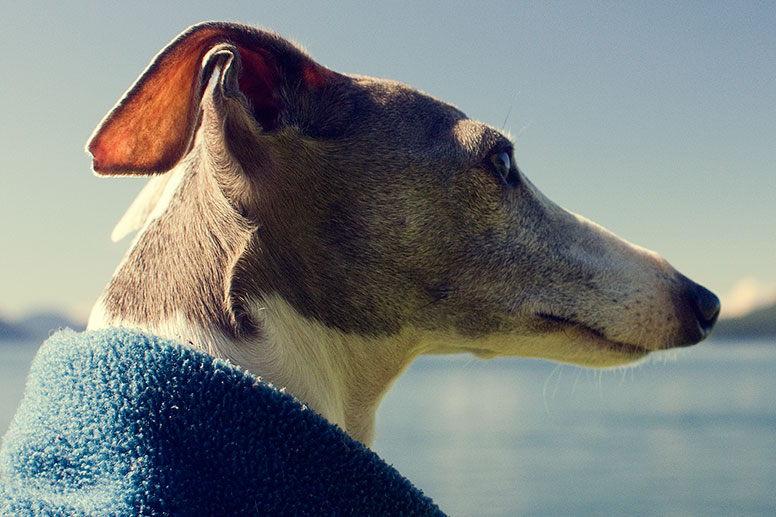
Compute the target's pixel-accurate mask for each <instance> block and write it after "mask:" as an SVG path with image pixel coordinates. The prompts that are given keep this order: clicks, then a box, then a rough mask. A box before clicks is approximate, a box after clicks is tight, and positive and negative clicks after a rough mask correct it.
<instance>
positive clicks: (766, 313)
mask: <svg viewBox="0 0 776 517" xmlns="http://www.w3.org/2000/svg"><path fill="white" fill-rule="evenodd" d="M712 335H713V336H720V337H721V336H725V337H727V336H730V337H734V336H735V337H768V336H776V304H773V305H771V306H768V307H763V308H761V309H755V310H754V311H752V312H750V313H749V314H746V315H744V316H741V317H738V318H726V319H721V320H719V322H718V323H717V325H716V327H715V328H714V331H713V332H712Z"/></svg>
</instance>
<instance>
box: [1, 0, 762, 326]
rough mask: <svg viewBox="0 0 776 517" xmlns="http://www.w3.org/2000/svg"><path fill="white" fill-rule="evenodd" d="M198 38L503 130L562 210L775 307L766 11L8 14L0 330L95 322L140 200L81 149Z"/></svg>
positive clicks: (42, 10) (404, 7)
mask: <svg viewBox="0 0 776 517" xmlns="http://www.w3.org/2000/svg"><path fill="white" fill-rule="evenodd" d="M211 19H223V20H233V21H240V22H244V23H251V24H257V25H261V26H264V27H268V28H272V29H274V30H276V31H278V32H280V33H281V34H283V35H284V36H287V37H290V38H292V39H294V40H296V41H297V42H299V43H301V44H303V45H304V46H305V47H306V48H307V49H308V51H309V52H310V53H311V54H312V56H313V57H314V58H316V59H317V60H318V61H319V62H321V63H323V64H325V65H327V66H329V67H330V68H333V69H335V70H337V71H340V72H348V73H361V74H367V75H375V76H380V77H388V78H391V79H397V80H400V81H403V82H406V83H409V84H412V85H413V86H415V87H417V88H419V89H422V90H424V91H426V92H428V93H430V94H432V95H434V96H436V97H439V98H442V99H445V100H447V101H449V102H452V103H453V104H456V105H457V106H458V107H460V108H461V109H462V110H463V111H465V112H466V113H467V114H468V115H469V116H470V117H472V118H476V119H479V120H482V121H484V122H487V123H489V124H491V125H494V126H496V127H501V126H502V125H503V124H504V121H505V118H507V115H509V116H508V119H507V120H506V125H505V127H506V129H507V130H509V131H510V132H511V134H512V136H513V137H514V138H515V140H516V147H517V159H518V163H519V165H520V167H521V169H522V170H523V171H524V172H525V173H526V174H527V175H528V176H529V177H530V178H531V180H532V182H533V183H534V184H536V185H537V186H538V187H539V188H541V189H542V190H543V191H544V192H545V193H546V194H547V195H549V196H550V197H551V198H552V199H554V200H555V201H557V202H559V203H560V204H562V205H563V206H566V207H567V208H569V209H571V210H573V211H575V212H579V213H581V214H583V215H585V216H587V217H589V218H591V219H593V220H595V221H596V222H598V223H600V224H602V225H604V226H606V227H608V228H609V229H611V230H613V231H614V232H616V233H618V234H619V235H621V236H623V237H625V238H626V239H628V240H630V241H633V242H636V243H638V244H641V245H643V246H646V247H648V248H651V249H654V250H656V251H658V252H660V253H661V254H662V255H663V256H665V257H666V258H667V259H668V260H669V261H671V262H672V263H673V264H674V265H675V266H676V267H677V268H679V269H680V270H681V271H683V272H684V273H685V274H687V275H688V276H690V277H691V278H693V279H695V280H697V281H699V282H701V283H703V284H705V285H706V286H708V287H710V288H711V289H713V290H715V291H717V292H718V293H720V294H722V295H723V304H724V303H728V302H729V303H731V304H732V303H733V302H734V301H735V303H743V302H740V300H739V301H736V300H737V299H738V298H741V299H742V300H744V301H746V300H748V299H755V298H762V297H763V296H766V297H767V296H770V295H771V294H772V291H773V292H776V290H774V289H776V288H775V287H774V286H776V208H774V207H776V179H775V178H774V172H776V171H775V170H774V169H776V31H774V29H773V28H774V27H776V3H774V2H768V1H764V2H733V1H731V2H712V1H704V2H681V3H675V2H581V1H580V2H487V1H482V2H423V1H415V2H391V1H382V2H379V3H378V2H375V3H368V2H339V3H329V2H327V3H324V2H319V3H317V2H316V3H305V2H289V3H286V2H258V1H250V2H248V1H245V2H222V3H214V2H201V1H191V2H185V3H181V4H175V3H165V2H120V3H119V2H115V3H114V2H51V3H44V2H25V3H21V2H19V3H12V4H9V5H6V6H4V8H3V22H2V30H0V49H2V52H1V53H0V64H1V65H2V74H3V79H2V81H0V91H1V93H2V94H1V95H0V113H1V114H2V115H0V151H1V152H0V222H1V226H0V228H1V230H0V231H1V232H2V233H1V234H0V235H1V236H2V242H3V246H2V250H3V252H2V253H0V275H1V276H0V315H6V316H16V315H19V314H21V313H23V312H24V311H27V310H30V309H33V308H47V309H57V310H63V311H66V312H68V313H70V314H71V315H74V316H76V317H85V315H86V314H87V313H88V310H89V308H90V306H91V304H92V303H93V301H94V300H95V299H96V297H97V296H98V295H99V294H100V292H101V290H102V288H103V286H104V285H105V284H106V282H107V281H108V280H109V278H110V276H111V274H112V272H113V270H114V268H115V267H116V265H117V264H118V262H119V260H120V259H121V256H122V255H123V253H124V251H125V249H126V247H127V245H128V241H126V240H125V241H121V242H119V243H115V244H114V243H112V242H111V241H110V238H109V235H110V231H111V229H112V228H113V226H114V225H115V223H116V222H117V221H118V219H119V218H120V217H121V215H122V214H123V212H124V210H125V209H126V207H127V206H128V205H129V203H130V202H131V200H132V199H133V197H134V195H135V194H136V193H137V192H138V190H139V189H140V188H141V187H142V184H143V181H142V180H137V179H99V178H96V177H94V176H93V175H92V174H91V172H90V161H89V157H88V156H87V155H86V154H85V153H84V151H83V146H84V143H85V141H86V139H87V138H88V137H89V135H90V134H91V132H92V130H93V129H94V126H95V125H96V124H97V123H98V122H99V121H100V120H101V119H102V117H103V116H104V115H105V113H106V112H107V111H108V110H109V109H110V108H111V107H112V106H113V104H114V102H115V101H116V100H117V99H118V98H119V97H120V95H121V94H122V93H123V92H124V91H125V90H126V89H127V88H128V87H129V86H130V84H131V83H132V82H133V81H134V80H135V78H136V77H137V75H138V74H139V73H140V72H141V71H142V70H143V69H144V68H145V66H146V65H147V64H148V62H149V60H150V59H151V58H152V57H153V56H154V55H155V54H156V52H157V51H158V50H160V49H161V47H163V46H164V45H165V44H166V43H167V42H168V41H169V40H170V39H172V38H173V37H174V36H175V35H177V34H178V33H179V32H180V31H181V30H183V29H184V28H186V27H187V26H188V25H190V24H192V23H196V22H198V21H203V20H211ZM743 280H745V282H744V283H743V284H742V283H741V282H742V281H743ZM744 287H745V288H744ZM742 293H743V294H742Z"/></svg>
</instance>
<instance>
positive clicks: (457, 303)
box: [88, 23, 719, 366]
mask: <svg viewBox="0 0 776 517" xmlns="http://www.w3.org/2000/svg"><path fill="white" fill-rule="evenodd" d="M88 150H89V151H90V152H91V153H92V155H93V156H94V170H95V171H96V172H97V173H98V174H103V175H126V174H143V175H163V176H159V179H155V180H153V181H152V183H151V187H149V190H148V191H147V192H146V193H145V194H144V195H143V196H141V197H140V198H139V201H138V202H137V203H136V205H137V206H135V207H134V208H133V210H131V212H130V214H131V216H130V223H129V224H125V225H124V226H126V227H127V229H132V228H134V227H137V226H142V227H143V230H142V231H141V234H140V236H139V238H138V240H137V241H136V244H135V245H134V246H133V248H132V250H130V255H129V258H128V262H127V263H125V266H124V267H123V268H120V270H119V272H118V273H117V276H116V278H114V281H113V284H112V285H113V291H111V288H110V287H109V290H108V296H107V298H106V300H107V302H106V303H105V307H104V311H105V312H106V314H107V315H108V319H109V320H111V318H112V320H113V321H116V320H117V319H118V320H122V321H127V320H132V321H135V322H136V323H138V324H141V325H142V324H146V325H147V326H151V327H153V324H154V322H155V321H156V322H157V323H158V321H157V320H161V319H163V318H165V317H166V318H171V317H173V316H176V315H177V317H181V315H183V316H185V319H187V321H189V322H190V323H195V324H197V325H200V326H205V327H207V326H208V325H209V326H213V325H218V326H221V327H223V329H224V332H226V333H228V334H229V335H232V336H245V335H250V334H252V333H253V334H257V333H258V334H260V333H261V331H262V324H261V321H260V320H261V316H260V314H258V310H259V309H260V308H261V307H263V304H265V303H269V302H267V300H270V299H278V298H279V299H282V300H284V302H285V303H287V304H288V305H289V306H290V307H291V308H292V309H293V311H295V313H297V314H298V315H300V316H301V317H303V318H305V319H306V320H309V321H313V322H315V323H316V325H320V326H321V327H323V328H327V329H331V330H332V331H336V332H338V333H341V334H343V335H359V336H364V337H369V338H375V339H378V338H379V339H382V338H390V337H391V336H398V335H408V334H411V335H412V336H413V339H414V342H416V346H415V347H414V350H415V352H460V351H465V352H472V353H474V354H477V355H479V356H483V357H493V356H502V355H519V356H530V357H544V358H550V359H556V360H559V361H566V362H572V363H577V364H582V365H590V366H609V365H616V364H622V363H626V362H630V361H633V360H636V359H639V358H641V357H643V356H645V355H646V354H648V353H649V352H651V351H655V350H661V349H665V348H670V347H677V346H684V345H690V344H693V343H697V342H698V341H700V340H702V339H703V338H705V337H706V336H707V335H708V333H709V331H710V329H711V327H712V326H713V324H714V322H715V320H716V318H717V315H718V313H719V301H718V299H717V298H716V297H715V296H714V295H713V294H712V293H710V292H709V291H707V290H706V289H704V288H703V287H700V286H699V285H697V284H695V283H692V282H691V281H689V280H688V279H687V278H685V277H684V276H682V275H681V274H679V273H678V272H677V271H676V270H674V269H673V268H672V267H671V266H670V265H669V264H668V263H666V261H664V260H663V259H662V258H660V257H659V256H658V255H657V254H655V253H653V252H650V251H647V250H645V249H642V248H639V247H637V246H634V245H632V244H629V243H627V242H625V241H624V240H622V239H620V238H618V237H616V236H615V235H613V234H612V233H610V232H608V231H606V230H605V229H603V228H601V227H599V226H597V225H595V224H594V223H592V222H590V221H588V220H586V219H584V218H582V217H580V216H578V215H575V214H573V213H570V212H568V211H566V210H564V209H563V208H561V207H559V206H557V205H556V204H554V203H553V202H551V201H550V200H548V199H547V198H546V197H544V196H543V195H542V194H541V193H540V192H539V191H538V190H537V189H536V188H535V187H534V186H533V185H532V184H531V182H530V181H529V180H528V179H527V178H526V176H525V175H524V174H523V172H522V171H521V170H520V169H519V168H518V166H517V163H516V161H515V154H514V149H513V143H512V142H511V141H510V140H509V139H508V138H507V137H506V136H504V135H503V134H501V133H500V132H499V131H497V130H495V129H493V128H492V127H489V126H487V125H485V124H482V123H479V122H476V121H473V120H471V119H469V118H467V117H466V115H464V113H462V112H461V111H460V110H458V109H457V108H455V107H453V106H451V105H449V104H446V103H444V102H442V101H439V100H437V99H434V98H432V97H430V96H428V95H425V94H423V93H420V92H418V91H416V90H414V89H412V88H410V87H408V86H406V85H403V84H400V83H396V82H392V81H387V80H381V79H374V78H370V77H361V76H352V75H343V74H339V73H336V72H333V71H331V70H329V69H327V68H325V67H323V66H322V65H320V64H318V63H316V62H315V61H313V60H312V59H311V58H310V57H308V56H307V55H306V54H305V53H304V52H302V51H301V50H299V49H298V48H297V47H295V46H294V45H293V44H291V43H289V42H288V41H286V40H284V39H282V38H280V37H279V36H277V35H274V34H271V33H268V32H264V31H260V30H256V29H252V28H247V27H244V26H239V25H233V24H225V23H206V24H201V25H198V26H195V27H193V28H191V29H189V30H188V31H186V32H184V33H183V34H182V35H181V36H179V37H178V38H177V39H176V40H174V41H173V42H172V43H171V44H170V45H169V46H168V47H167V48H166V49H164V50H163V51H162V52H161V53H160V54H159V55H158V56H157V57H156V59H155V60H154V61H153V63H152V64H151V65H150V67H149V68H148V69H147V70H146V72H145V73H144V74H143V75H142V76H141V77H140V79H139V80H138V82H137V83H136V84H135V85H134V86H133V87H132V88H131V89H130V90H129V91H128V92H127V93H126V94H125V96H124V98H123V99H122V100H121V101H120V102H119V104H118V105H117V106H116V108H114V110H113V111H112V112H111V113H109V115H108V116H107V117H106V118H105V120H104V121H103V122H102V124H101V125H100V126H99V127H98V129H97V130H96V131H95V134H94V135H93V137H92V139H91V141H90V143H89V144H88ZM170 170H173V172H168V171H170ZM171 175H175V177H176V179H175V180H174V181H171V180H169V177H171ZM171 185H172V186H171ZM203 192H206V193H203ZM160 243H161V244H160ZM166 255H173V256H174V257H172V258H171V257H170V256H166ZM133 257H134V258H133ZM141 263H142V264H141ZM141 266H142V267H141ZM133 268H134V273H131V274H130V273H127V271H128V270H129V269H133ZM171 268H172V269H175V268H177V269H178V271H186V272H187V273H180V274H179V275H178V276H177V277H175V275H174V274H172V273H169V274H167V276H165V274H164V273H163V272H160V271H162V270H163V269H171ZM122 271H124V273H123V274H124V277H123V278H124V280H122ZM154 272H155V273H154ZM122 282H123V283H122ZM139 285H142V286H143V288H142V289H140V290H143V291H144V293H133V292H132V291H133V290H138V287H137V286H139ZM111 292H112V293H113V294H112V295H111ZM149 293H152V294H149ZM154 293H155V294H154ZM165 311H166V312H165ZM381 342H389V340H388V341H386V340H383V341H381Z"/></svg>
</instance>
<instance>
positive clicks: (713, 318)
mask: <svg viewBox="0 0 776 517" xmlns="http://www.w3.org/2000/svg"><path fill="white" fill-rule="evenodd" d="M683 280H684V290H683V298H684V305H685V307H687V308H688V310H687V316H688V317H687V318H686V321H685V325H684V332H683V335H682V336H681V337H680V341H679V342H678V343H677V345H676V346H690V345H694V344H696V343H699V342H700V341H702V340H704V339H706V337H708V335H709V334H710V333H711V329H712V328H713V327H714V324H715V323H716V322H717V318H718V317H719V311H720V302H719V298H717V296H716V295H715V294H714V293H712V292H711V291H709V290H708V289H706V288H705V287H703V286H701V285H698V284H696V283H695V282H692V281H691V280H688V279H686V278H684V279H683Z"/></svg>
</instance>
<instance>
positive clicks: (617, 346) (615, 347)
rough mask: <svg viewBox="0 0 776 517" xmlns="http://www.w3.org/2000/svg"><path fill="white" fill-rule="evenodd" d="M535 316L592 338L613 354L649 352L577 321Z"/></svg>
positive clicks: (550, 316)
mask: <svg viewBox="0 0 776 517" xmlns="http://www.w3.org/2000/svg"><path fill="white" fill-rule="evenodd" d="M536 315H537V316H538V317H539V318H541V319H542V320H545V321H548V322H551V323H554V324H555V325H557V326H558V327H559V328H561V329H573V330H576V331H579V332H582V333H585V334H588V335H590V336H591V337H593V338H594V339H593V340H594V341H596V342H598V343H602V344H604V345H605V348H608V349H610V350H612V351H615V352H620V353H626V354H629V355H645V354H648V353H649V352H650V350H648V349H647V348H645V347H643V346H639V345H634V344H632V343H624V342H622V341H616V340H613V339H611V338H609V337H607V336H606V334H604V333H603V332H602V331H601V330H599V329H596V328H593V327H591V326H589V325H586V324H584V323H582V322H579V321H577V320H574V319H571V318H567V317H564V316H558V315H556V314H551V313H548V312H537V313H536Z"/></svg>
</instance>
